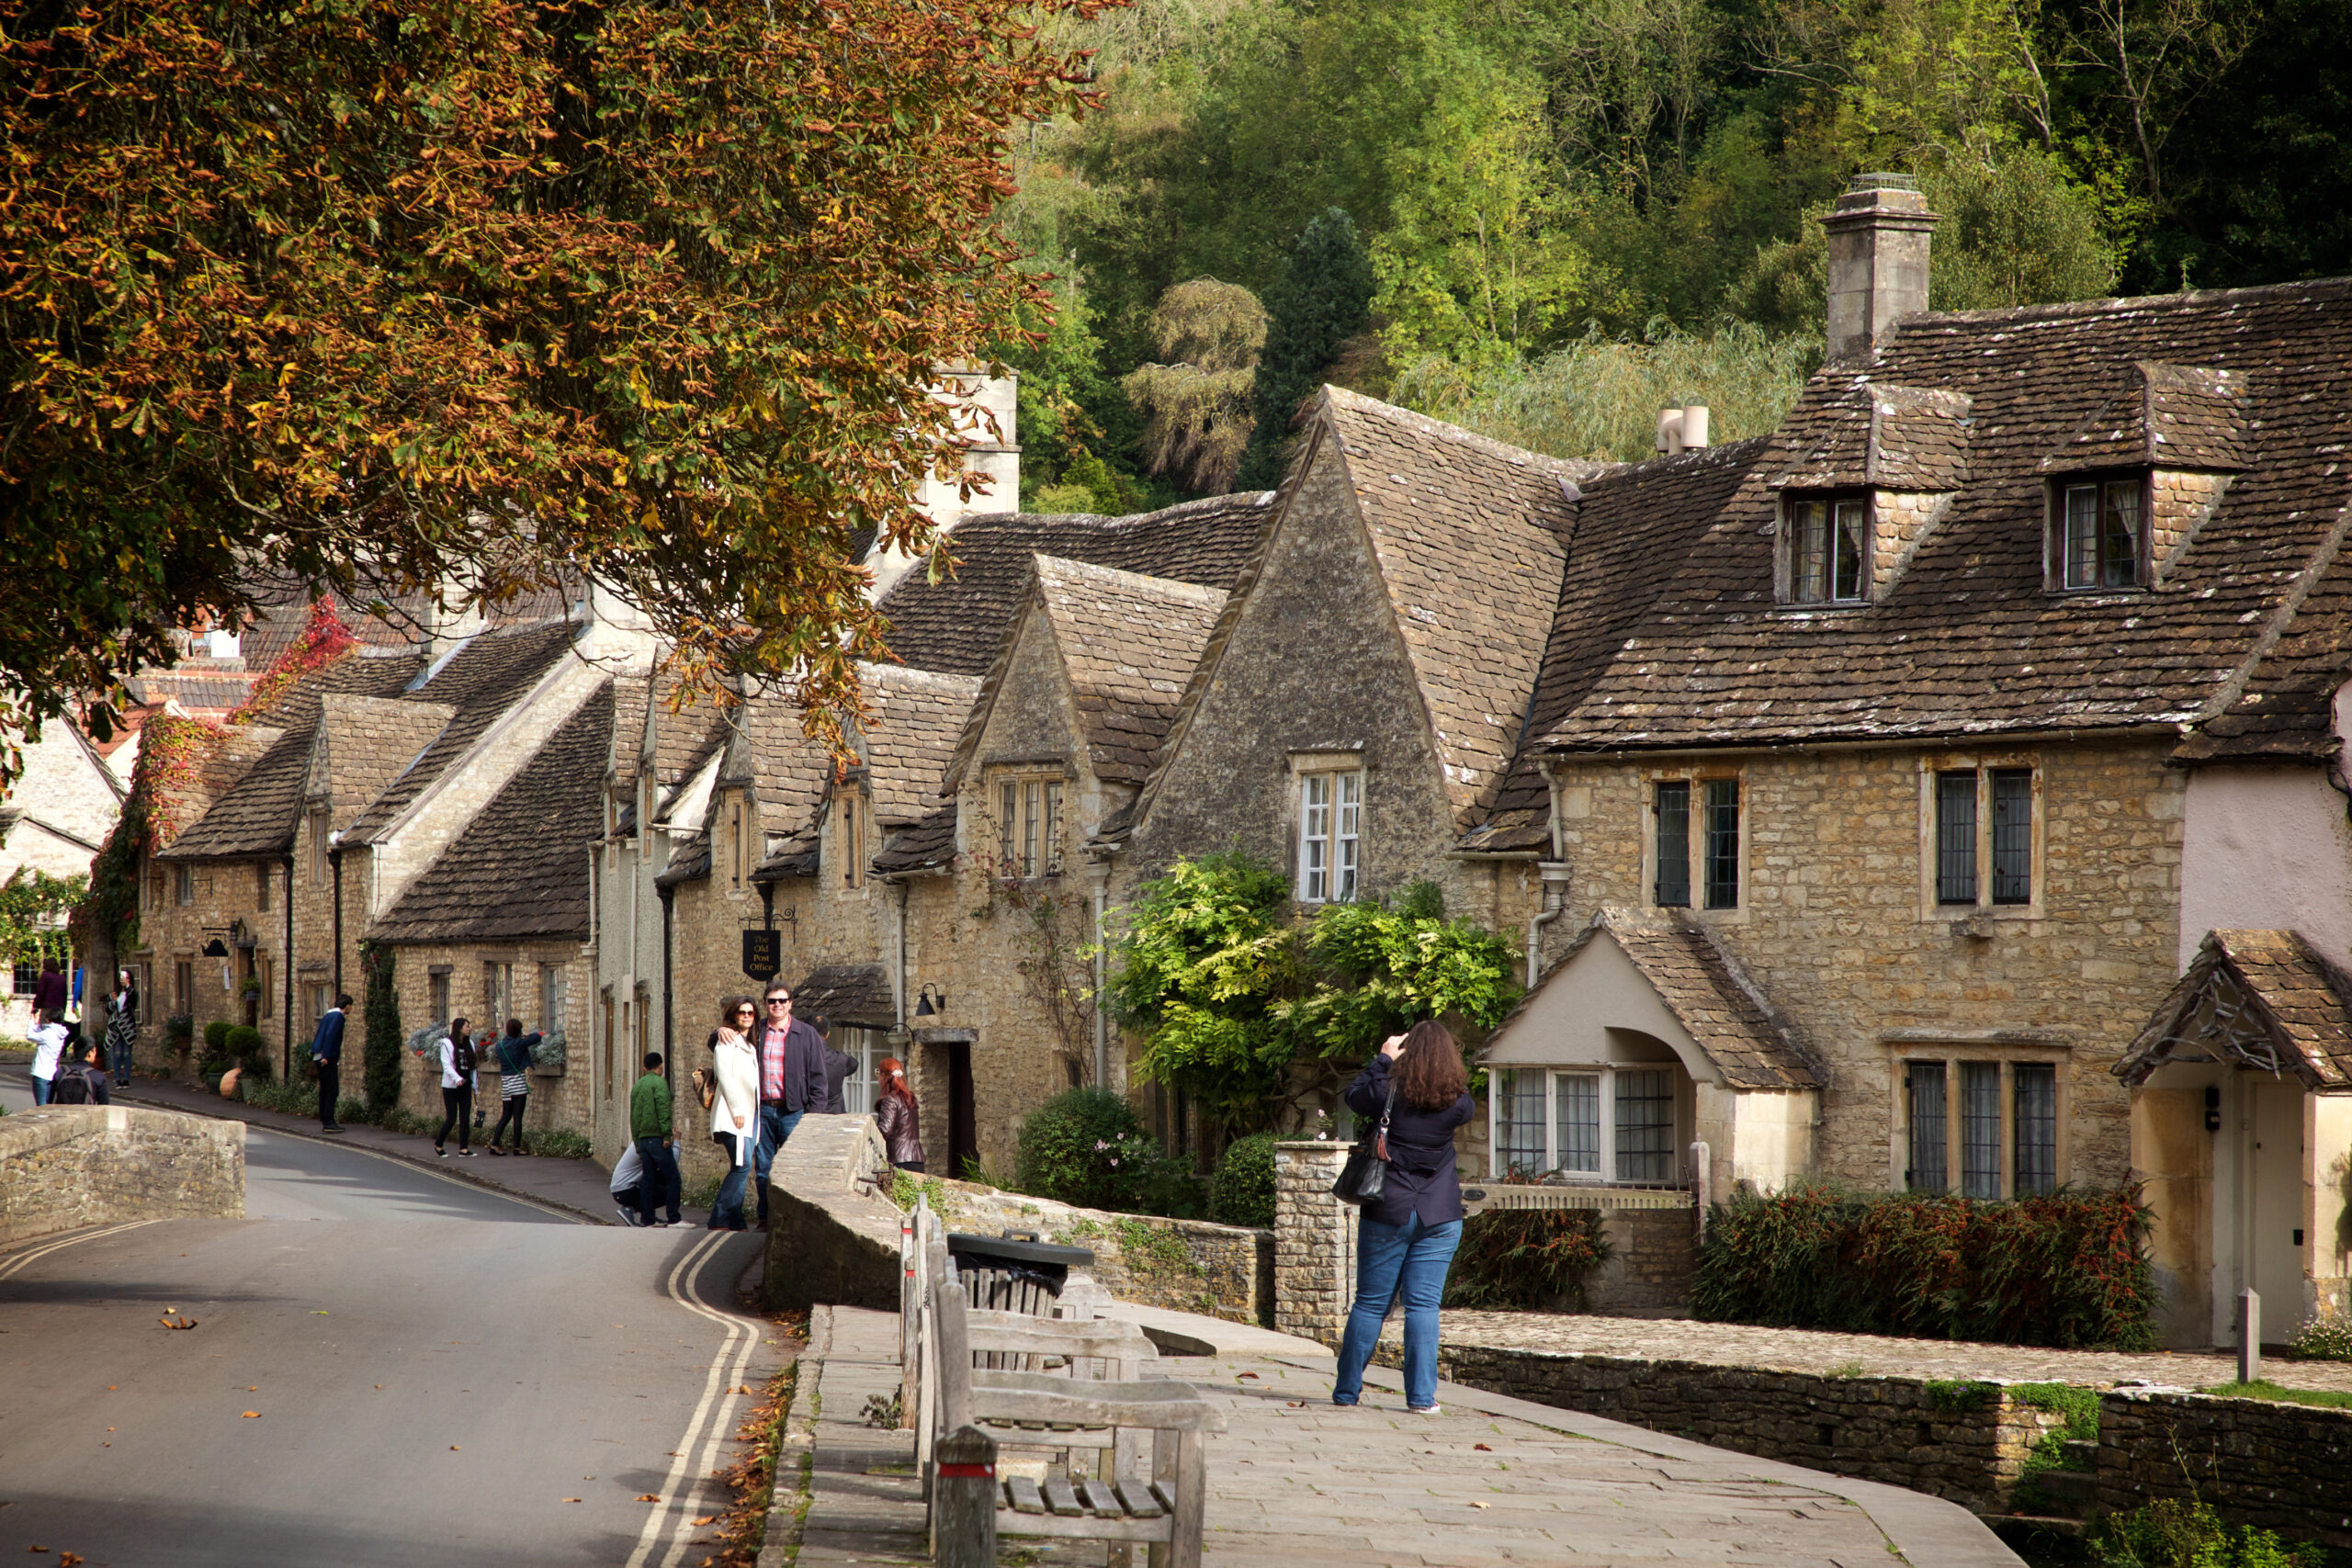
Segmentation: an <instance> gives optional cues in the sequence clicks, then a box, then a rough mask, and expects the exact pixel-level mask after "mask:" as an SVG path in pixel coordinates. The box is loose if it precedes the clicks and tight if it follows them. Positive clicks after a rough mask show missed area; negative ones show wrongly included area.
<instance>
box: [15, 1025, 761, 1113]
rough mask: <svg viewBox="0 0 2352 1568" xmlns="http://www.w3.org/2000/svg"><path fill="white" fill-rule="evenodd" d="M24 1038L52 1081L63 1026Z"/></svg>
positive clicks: (36, 1065)
mask: <svg viewBox="0 0 2352 1568" xmlns="http://www.w3.org/2000/svg"><path fill="white" fill-rule="evenodd" d="M25 1038H26V1039H28V1040H29V1041H31V1042H32V1043H33V1077H37V1078H49V1079H51V1080H54V1079H55V1078H56V1077H57V1058H58V1057H60V1056H61V1055H64V1053H65V1038H66V1034H65V1026H64V1025H63V1024H62V1023H36V1024H34V1025H33V1026H32V1027H31V1028H30V1029H28V1030H26V1031H25ZM759 1098H760V1090H759V1084H758V1081H757V1079H756V1078H755V1079H754V1080H753V1082H752V1102H753V1104H754V1106H756V1105H757V1103H758V1101H759Z"/></svg>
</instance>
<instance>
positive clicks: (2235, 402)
mask: <svg viewBox="0 0 2352 1568" xmlns="http://www.w3.org/2000/svg"><path fill="white" fill-rule="evenodd" d="M2132 368H2133V369H2134V370H2136V371H2138V372H2139V377H2138V379H2137V381H2136V382H2134V383H2129V384H2127V385H2126V387H2125V389H2124V390H2123V391H2122V392H2120V393H2119V394H2118V395H2117V396H2115V397H2113V398H2110V399H2109V400H2108V401H2106V402H2104V403H2101V404H2100V405H2099V406H2098V408H2095V409H2093V410H2092V411H2091V412H2089V413H2088V414H2086V416H2084V419H2083V423H2081V424H2079V425H2076V426H2075V429H2074V430H2073V431H2072V432H2071V433H2069V434H2068V435H2067V436H2066V438H2065V440H2064V441H2062V442H2060V443H2059V445H2058V446H2057V447H2056V449H2055V450H2053V451H2052V453H2051V454H2050V455H2049V456H2048V457H2044V458H2043V459H2042V460H2041V468H2042V471H2043V472H2045V473H2068V472H2079V471H2081V470H2082V469H2085V468H2116V467H2123V466H2137V465H2149V466H2154V467H2158V468H2194V469H2200V470H2204V471H2209V472H2210V471H2217V470H2219V471H2229V472H2234V471H2236V470H2237V469H2240V468H2245V466H2246V464H2245V458H2246V450H2247V446H2246V438H2247V435H2248V432H2247V430H2246V428H2245V421H2246V412H2247V409H2246V378H2245V372H2244V371H2242V370H2222V369H2213V368H2209V367H2204V366H2195V365H2158V364H2154V363H2151V362H2148V361H2143V362H2141V363H2140V364H2138V365H2135V366H2133V367H2132Z"/></svg>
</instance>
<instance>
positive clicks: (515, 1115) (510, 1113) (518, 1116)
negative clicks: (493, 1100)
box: [490, 1094, 531, 1155]
mask: <svg viewBox="0 0 2352 1568" xmlns="http://www.w3.org/2000/svg"><path fill="white" fill-rule="evenodd" d="M530 1103H531V1097H530V1096H529V1095H527V1094H518V1095H516V1096H515V1097H514V1098H513V1099H512V1100H500V1101H499V1102H498V1125H497V1126H495V1127H492V1129H491V1130H490V1146H491V1147H492V1148H493V1149H494V1148H496V1147H497V1146H498V1139H499V1135H500V1134H503V1133H504V1132H505V1131H506V1123H508V1122H514V1123H515V1153H516V1154H518V1155H519V1154H521V1153H522V1152H523V1108H524V1107H525V1106H526V1105H528V1104H530Z"/></svg>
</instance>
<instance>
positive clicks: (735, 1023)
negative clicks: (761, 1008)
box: [710, 997, 760, 1231]
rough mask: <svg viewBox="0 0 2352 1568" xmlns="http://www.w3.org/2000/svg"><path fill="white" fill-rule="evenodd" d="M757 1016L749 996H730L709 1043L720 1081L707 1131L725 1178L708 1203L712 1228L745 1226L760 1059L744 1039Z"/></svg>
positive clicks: (757, 1118)
mask: <svg viewBox="0 0 2352 1568" xmlns="http://www.w3.org/2000/svg"><path fill="white" fill-rule="evenodd" d="M758 1016H759V1014H758V1012H757V1010H755V1009H754V1008H753V1007H752V998H749V997H729V998H727V1000H726V1002H725V1003H724V1004H722V1005H721V1006H720V1008H719V1010H718V1039H716V1040H715V1041H713V1042H712V1043H711V1051H712V1053H713V1054H714V1055H716V1056H717V1058H718V1063H717V1066H718V1074H717V1077H718V1092H716V1093H715V1094H713V1095H712V1096H711V1100H710V1132H711V1136H713V1137H714V1138H716V1139H718V1145H719V1147H721V1148H723V1149H725V1150H726V1151H727V1179H726V1180H724V1181H722V1182H720V1183H719V1187H718V1202H716V1203H714V1204H712V1205H711V1207H710V1228H711V1229H712V1230H721V1229H724V1230H730V1231H740V1230H743V1229H745V1228H746V1225H745V1222H744V1218H743V1185H744V1182H745V1180H746V1179H748V1178H749V1177H750V1175H751V1171H752V1145H755V1144H757V1143H758V1142H759V1137H760V1057H759V1053H758V1052H756V1051H753V1050H752V1042H751V1040H750V1039H749V1038H748V1037H749V1035H750V1034H751V1032H752V1021H753V1020H754V1019H756V1018H757V1017H758Z"/></svg>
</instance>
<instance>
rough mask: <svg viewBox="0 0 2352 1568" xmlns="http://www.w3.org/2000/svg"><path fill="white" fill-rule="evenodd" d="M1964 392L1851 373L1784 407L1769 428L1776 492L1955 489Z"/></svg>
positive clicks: (1962, 473) (1964, 426)
mask: <svg viewBox="0 0 2352 1568" xmlns="http://www.w3.org/2000/svg"><path fill="white" fill-rule="evenodd" d="M1972 407H1973V402H1972V400H1971V399H1969V398H1968V397H1967V396H1966V395H1965V394H1964V393H1960V392H1948V391H1941V390H1939V389H1933V388H1923V387H1898V386H1894V385H1893V384H1891V383H1888V382H1885V381H1881V380H1875V379H1864V378H1855V379H1854V380H1852V381H1851V382H1850V383H1849V384H1845V385H1840V386H1836V387H1833V388H1831V389H1828V390H1826V392H1825V393H1824V394H1823V395H1822V396H1821V397H1819V398H1817V399H1815V400H1813V401H1811V402H1810V403H1809V404H1806V405H1804V406H1801V407H1799V408H1797V409H1794V410H1792V411H1791V412H1790V414H1789V417H1788V418H1787V419H1786V420H1785V421H1783V422H1782V423H1781V428H1780V429H1779V430H1778V431H1776V432H1775V433H1774V436H1773V441H1772V446H1773V458H1774V466H1773V469H1772V471H1771V473H1770V477H1769V479H1767V481H1766V482H1767V483H1769V484H1770V486H1771V487H1772V488H1773V489H1775V490H1792V489H1794V490H1827V489H1842V488H1846V487H1857V488H1859V487H1860V486H1864V485H1869V486H1874V487H1876V488H1878V489H1881V490H1903V491H1946V490H1958V489H1959V488H1960V487H1961V485H1962V483H1963V482H1965V480H1966V479H1967V477H1968V443H1969V437H1970V435H1971V434H1973V420H1971V418H1970V417H1969V415H1970V412H1971V409H1972Z"/></svg>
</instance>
